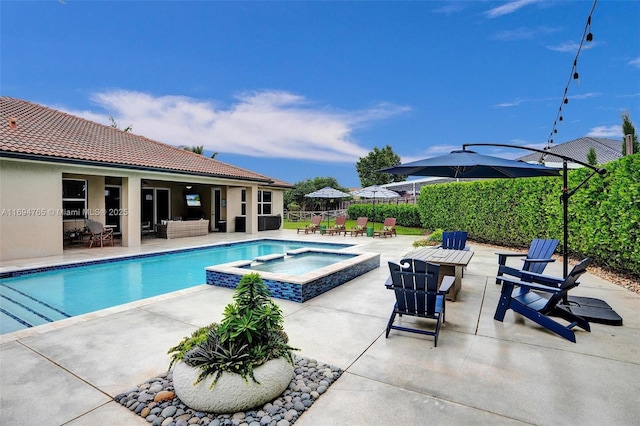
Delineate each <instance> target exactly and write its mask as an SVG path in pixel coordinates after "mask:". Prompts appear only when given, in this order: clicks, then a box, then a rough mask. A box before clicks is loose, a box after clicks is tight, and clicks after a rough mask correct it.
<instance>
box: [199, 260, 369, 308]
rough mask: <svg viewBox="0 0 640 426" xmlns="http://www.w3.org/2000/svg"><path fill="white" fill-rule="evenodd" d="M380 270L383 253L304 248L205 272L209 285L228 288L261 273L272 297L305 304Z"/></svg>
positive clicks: (208, 269) (217, 267) (211, 268)
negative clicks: (246, 276)
mask: <svg viewBox="0 0 640 426" xmlns="http://www.w3.org/2000/svg"><path fill="white" fill-rule="evenodd" d="M256 261H258V262H256ZM262 262H264V263H262ZM260 263H262V264H260ZM309 265H313V267H309ZM379 267H380V253H343V252H337V251H335V250H329V249H321V248H316V249H311V248H301V249H297V250H293V251H290V252H287V256H284V255H275V254H274V255H270V256H263V257H261V258H257V259H254V260H253V261H252V260H238V261H235V262H230V263H223V264H220V265H215V266H210V267H208V268H206V270H207V284H210V285H214V286H218V287H225V288H236V287H237V286H238V284H239V283H240V280H241V279H242V277H243V276H244V275H245V274H247V273H248V272H249V271H251V270H258V273H259V274H260V276H261V277H262V280H263V281H264V283H265V285H266V286H267V288H268V289H269V291H270V293H271V296H272V297H276V298H278V299H285V300H290V301H292V302H298V303H303V302H306V301H307V300H309V299H312V298H314V297H316V296H319V295H321V294H322V293H325V292H327V291H329V290H331V289H334V288H336V287H338V286H341V285H342V284H344V283H346V282H349V281H351V280H352V279H354V278H356V277H358V276H360V275H363V274H366V273H367V272H369V271H372V270H374V269H376V268H379Z"/></svg>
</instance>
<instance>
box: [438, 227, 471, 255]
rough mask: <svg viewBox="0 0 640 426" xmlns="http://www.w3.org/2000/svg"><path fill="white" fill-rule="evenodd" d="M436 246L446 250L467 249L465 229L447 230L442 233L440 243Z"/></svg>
mask: <svg viewBox="0 0 640 426" xmlns="http://www.w3.org/2000/svg"><path fill="white" fill-rule="evenodd" d="M436 248H441V249H447V250H469V247H467V231H449V232H443V233H442V244H440V245H439V246H437V247H436Z"/></svg>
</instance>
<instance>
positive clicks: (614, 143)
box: [518, 137, 622, 164]
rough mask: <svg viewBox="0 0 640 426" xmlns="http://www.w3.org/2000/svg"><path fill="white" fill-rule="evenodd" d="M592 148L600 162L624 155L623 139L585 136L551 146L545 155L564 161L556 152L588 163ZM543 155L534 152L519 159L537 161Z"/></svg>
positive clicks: (549, 158) (549, 159)
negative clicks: (588, 155)
mask: <svg viewBox="0 0 640 426" xmlns="http://www.w3.org/2000/svg"><path fill="white" fill-rule="evenodd" d="M591 148H593V149H595V151H596V160H597V161H598V164H604V163H608V162H609V161H614V160H617V159H618V158H620V157H622V140H614V139H603V138H590V137H584V138H578V139H574V140H572V141H569V142H564V143H560V144H557V145H553V146H551V148H549V150H548V152H549V154H548V155H546V156H545V161H547V162H557V163H562V158H560V157H556V156H554V155H552V154H554V153H555V154H559V155H565V156H567V157H571V158H575V159H576V160H578V161H582V162H583V163H588V160H587V154H588V153H589V150H590V149H591ZM542 155H543V154H541V153H538V152H534V153H532V154H528V155H525V156H523V157H520V158H518V160H522V161H527V162H531V161H536V162H537V161H540V157H542Z"/></svg>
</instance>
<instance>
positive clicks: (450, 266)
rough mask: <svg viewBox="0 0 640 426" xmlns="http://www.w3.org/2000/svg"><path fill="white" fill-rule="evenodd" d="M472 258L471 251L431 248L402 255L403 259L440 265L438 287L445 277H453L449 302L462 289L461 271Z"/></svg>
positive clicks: (448, 297) (454, 298)
mask: <svg viewBox="0 0 640 426" xmlns="http://www.w3.org/2000/svg"><path fill="white" fill-rule="evenodd" d="M472 257H473V252H472V251H471V250H449V249H436V248H432V247H426V248H421V249H418V250H414V251H411V252H409V253H407V254H406V255H404V258H412V259H420V260H424V261H425V262H429V263H434V264H436V265H440V277H439V279H438V285H439V284H440V283H441V282H442V278H443V277H444V276H445V275H453V276H454V277H455V280H454V283H453V286H452V287H451V289H450V290H449V293H447V300H451V301H455V300H456V297H457V295H458V292H459V291H460V289H461V288H462V270H463V269H464V267H465V266H467V265H468V264H469V262H470V261H471V258H472Z"/></svg>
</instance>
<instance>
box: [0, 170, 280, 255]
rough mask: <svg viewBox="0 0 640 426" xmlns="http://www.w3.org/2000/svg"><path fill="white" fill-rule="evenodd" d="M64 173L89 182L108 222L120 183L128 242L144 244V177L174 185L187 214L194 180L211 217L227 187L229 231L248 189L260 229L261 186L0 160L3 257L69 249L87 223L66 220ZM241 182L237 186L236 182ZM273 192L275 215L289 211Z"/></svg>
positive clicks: (250, 227) (251, 219)
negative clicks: (109, 196)
mask: <svg viewBox="0 0 640 426" xmlns="http://www.w3.org/2000/svg"><path fill="white" fill-rule="evenodd" d="M63 178H75V179H85V180H86V181H87V210H88V212H89V213H88V214H89V216H90V217H89V218H90V219H93V220H96V221H98V222H101V223H103V224H104V223H106V217H105V214H104V212H105V182H106V181H107V180H109V181H110V182H113V181H114V180H117V181H118V182H120V184H119V186H120V188H121V206H120V207H121V210H122V211H123V212H124V213H123V216H122V217H121V221H120V226H121V235H119V236H118V237H119V241H120V242H121V244H122V245H123V246H129V247H135V246H139V245H140V243H141V240H140V238H141V237H140V232H141V229H140V220H141V186H142V181H143V180H145V181H149V180H152V181H154V182H153V186H157V187H163V188H170V190H171V192H170V193H171V201H170V202H171V204H172V212H171V215H172V216H179V215H184V214H185V212H186V207H185V205H184V194H183V193H184V190H185V189H184V188H185V185H187V184H188V185H193V187H194V188H197V192H198V193H200V194H201V196H202V201H203V205H202V211H203V213H204V215H205V217H207V218H208V217H209V216H210V214H211V203H212V197H211V190H212V188H220V189H221V200H222V199H224V200H225V204H226V206H223V207H221V212H220V216H221V218H222V219H226V220H227V232H234V231H235V218H236V217H237V216H240V215H241V195H242V190H243V189H245V190H246V191H247V200H246V201H247V204H246V213H247V214H246V232H247V233H248V234H256V233H257V232H258V218H257V197H258V186H257V185H247V186H235V185H237V183H236V182H232V181H229V180H222V179H212V178H207V177H196V176H189V175H179V174H168V173H154V172H150V171H137V170H123V169H114V168H107V167H92V166H84V165H71V164H62V163H60V164H58V163H44V162H30V161H25V160H13V159H5V158H2V159H0V211H1V213H2V214H1V216H0V249H1V251H0V260H2V261H7V260H12V259H22V258H35V257H44V256H55V255H61V254H63V247H64V239H63V235H64V229H74V228H82V227H83V226H84V220H82V219H79V220H72V221H66V222H63V213H62V180H63ZM234 184H235V185H234ZM260 189H263V190H269V191H271V192H272V214H275V215H277V214H281V215H282V214H283V209H284V206H283V204H282V203H283V197H284V193H283V190H281V189H273V188H267V187H262V188H260Z"/></svg>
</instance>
